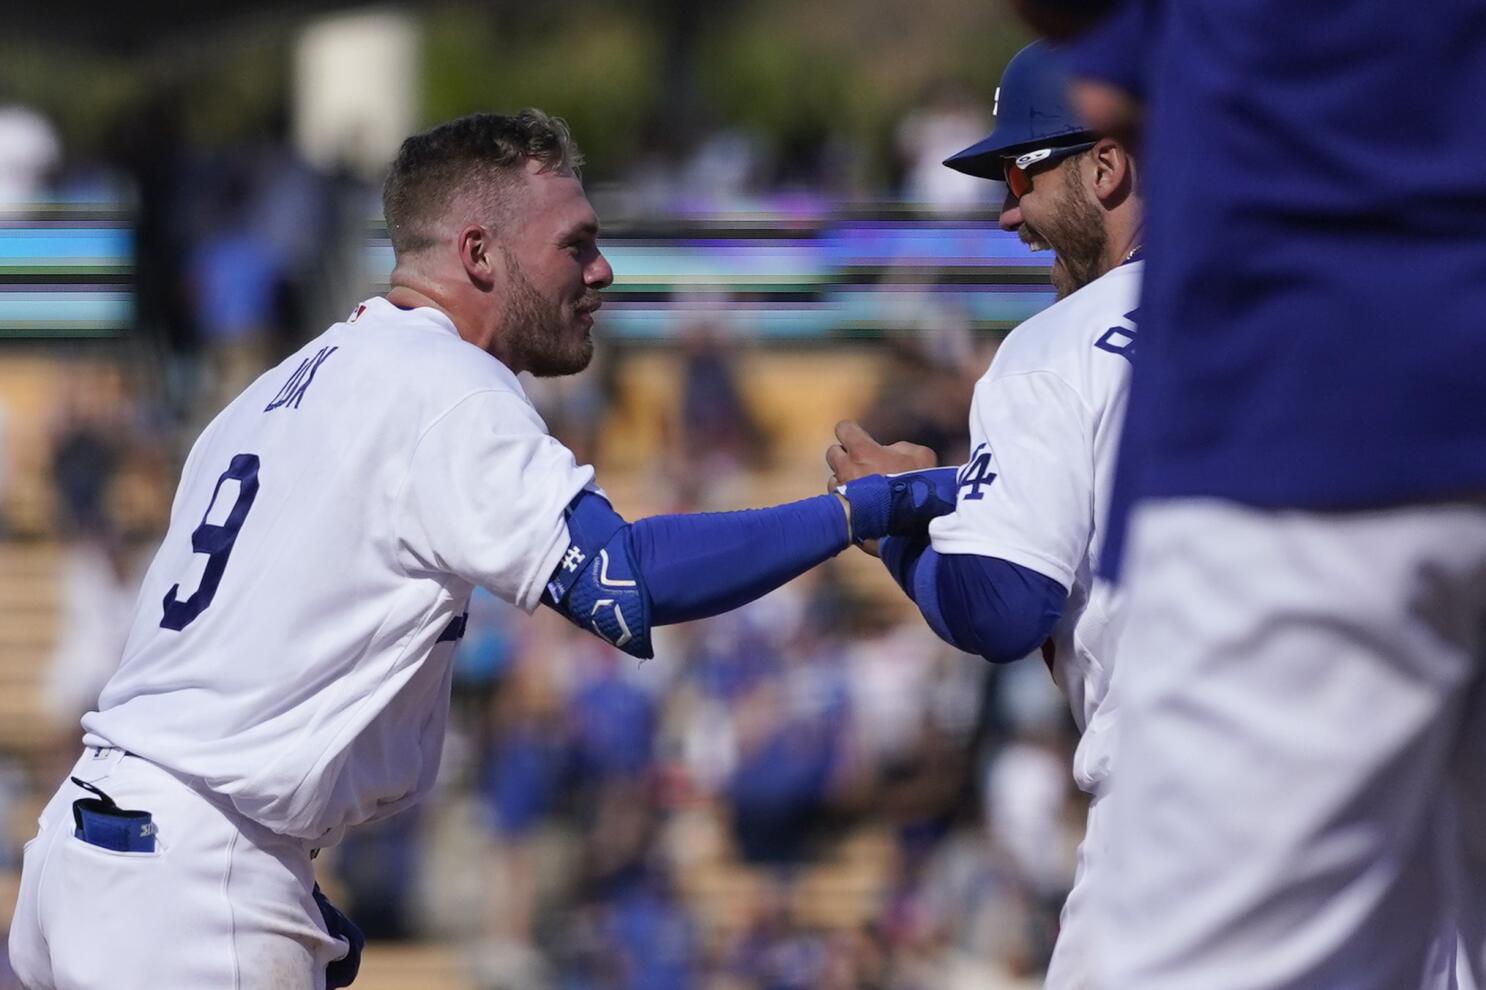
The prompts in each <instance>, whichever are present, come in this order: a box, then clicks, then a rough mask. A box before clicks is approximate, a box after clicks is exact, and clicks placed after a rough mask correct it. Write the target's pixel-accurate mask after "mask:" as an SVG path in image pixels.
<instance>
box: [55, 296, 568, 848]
mask: <svg viewBox="0 0 1486 990" xmlns="http://www.w3.org/2000/svg"><path fill="white" fill-rule="evenodd" d="M592 479H593V470H592V468H590V467H587V466H582V467H580V466H579V465H578V464H577V463H575V461H574V458H573V455H572V454H571V453H570V452H569V451H568V450H567V448H565V447H563V446H562V444H560V443H558V442H557V441H556V440H554V439H553V438H552V437H551V436H549V435H548V433H547V429H546V426H545V424H543V422H542V419H541V417H540V416H539V415H538V414H537V412H536V410H535V409H534V408H532V405H531V403H530V401H529V400H528V399H527V397H526V395H525V393H524V392H523V391H522V388H521V385H520V383H519V382H518V381H517V379H516V376H515V375H514V374H512V373H511V371H510V370H509V369H508V368H506V367H505V366H504V365H503V364H501V363H500V362H499V361H497V360H496V359H495V358H493V357H491V356H490V355H489V354H487V353H485V352H484V351H482V350H480V349H479V348H477V347H475V346H474V345H472V344H469V343H467V342H465V341H464V340H462V339H461V338H460V336H459V334H458V332H457V331H456V330H455V328H454V325H453V323H452V322H450V320H449V319H448V318H447V317H446V316H445V315H444V314H442V313H440V312H438V311H437V310H433V309H415V310H410V311H404V310H400V309H398V308H397V307H395V306H393V305H392V304H391V303H389V302H387V301H386V300H385V299H382V298H374V299H370V300H368V301H367V302H365V303H363V304H362V305H360V306H358V307H357V309H356V312H355V314H353V315H352V316H351V317H350V319H348V320H347V321H346V322H344V323H338V324H336V325H334V326H332V327H331V328H330V329H329V330H327V331H326V332H325V333H323V334H321V335H320V336H319V337H318V338H317V339H315V340H313V341H311V342H310V343H309V344H307V345H306V346H305V347H303V348H301V349H300V351H299V352H298V353H297V354H294V355H293V356H292V357H290V358H289V359H288V360H286V361H284V362H283V363H282V364H280V365H279V366H278V367H276V368H274V369H273V370H271V371H269V372H268V373H267V374H265V375H263V376H262V377H261V378H259V379H258V380H257V381H256V382H254V383H253V384H252V385H251V386H249V387H248V389H247V390H246V391H244V392H243V393H242V394H241V395H240V396H238V397H237V398H236V399H234V400H233V402H232V403H231V404H230V405H228V406H227V408H226V409H224V410H223V411H222V413H221V414H220V415H218V416H217V418H216V419H215V420H213V421H212V423H211V425H209V426H208V427H207V428H206V430H205V432H203V433H202V434H201V437H200V438H199V439H198V440H197V441H196V444H195V446H194V447H193V448H192V449H191V453H190V456H189V457H188V458H187V459H186V464H185V467H184V469H183V470H182V474H181V482H180V488H179V489H178V490H177V492H176V497H175V502H174V505H173V507H172V509H171V521H170V529H169V531H168V532H167V533H166V536H165V541H164V543H163V544H162V546H161V547H160V551H159V553H158V554H157V555H156V557H155V560H154V562H153V563H152V564H151V566H150V569H149V572H148V574H147V575H146V576H145V579H144V585H143V588H142V590H141V592H140V596H139V603H138V605H137V606H136V609H135V615H134V622H133V626H132V629H131V631H130V634H129V639H128V642H127V644H126V645H125V648H124V655H123V662H122V664H121V665H120V667H119V670H118V673H117V674H115V675H114V677H113V679H112V680H110V681H109V683H108V685H107V686H106V687H105V688H104V690H103V693H102V696H101V698H100V700H99V710H98V711H97V712H91V713H89V714H88V715H86V716H85V717H84V718H83V727H84V729H85V730H86V736H85V741H86V742H87V743H88V744H89V745H113V746H118V747H122V748H124V749H126V750H129V751H130V752H132V753H135V754H138V755H140V756H142V757H144V758H146V759H148V760H150V761H152V762H154V763H157V764H159V765H160V766H162V767H164V768H166V769H168V770H170V771H172V772H173V773H175V774H177V775H179V776H181V777H184V778H186V779H188V780H190V781H192V782H194V783H196V784H198V786H201V787H204V788H206V789H208V790H210V791H211V792H213V793H215V794H218V795H221V796H223V797H225V798H226V799H228V800H230V801H231V803H232V805H233V806H234V807H235V808H236V809H237V810H238V811H239V812H241V813H242V814H243V815H245V816H246V817H248V818H251V819H253V820H255V821H257V822H259V823H261V824H263V825H265V826H267V827H268V828H270V829H272V830H273V831H275V832H279V833H281V834H285V835H292V836H295V837H298V838H302V839H309V840H315V841H316V842H317V844H328V843H329V842H332V841H334V840H335V839H336V838H338V836H339V830H341V829H343V828H344V827H346V826H350V825H355V824H357V823H360V822H364V821H369V820H371V819H375V818H380V817H385V816H386V815H390V814H392V813H393V812H396V811H398V810H399V809H401V808H403V807H406V806H407V805H408V804H410V803H412V802H413V801H415V800H416V799H417V798H418V797H419V796H421V795H422V794H423V793H424V792H426V791H427V790H428V788H429V786H430V785H431V784H432V782H433V779H434V775H435V772H436V770H437V769H438V763H439V754H440V748H441V745H442V742H443V737H444V726H445V719H446V714H447V708H448V696H449V683H450V675H451V669H452V668H451V663H450V660H451V654H452V652H453V650H454V647H455V644H456V642H457V640H458V639H459V637H460V635H462V633H463V630H464V612H465V605H466V602H467V600H468V598H469V594H470V592H471V590H472V589H473V587H474V585H475V584H482V585H484V586H486V587H487V588H489V589H491V590H492V591H493V592H495V593H496V594H497V595H499V596H500V597H501V598H503V599H505V600H506V601H509V602H513V603H515V604H517V605H519V606H521V607H522V608H524V609H526V610H527V611H531V610H533V609H535V608H536V606H537V605H538V603H539V601H540V598H541V594H542V590H543V587H544V585H545V583H546V580H547V578H548V577H549V576H550V575H551V573H552V571H553V569H554V568H555V567H556V566H557V565H558V562H559V560H560V559H561V557H562V555H563V553H564V551H565V550H566V548H567V527H566V524H565V522H564V519H563V509H564V507H565V506H566V505H567V504H568V503H569V502H570V501H571V500H572V499H573V497H574V496H575V495H576V494H577V493H578V491H579V490H580V489H583V488H584V487H585V486H589V485H590V484H591V482H592Z"/></svg>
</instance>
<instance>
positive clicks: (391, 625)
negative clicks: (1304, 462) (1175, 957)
mask: <svg viewBox="0 0 1486 990" xmlns="http://www.w3.org/2000/svg"><path fill="white" fill-rule="evenodd" d="M579 162H580V157H579V154H578V151H577V148H576V146H575V144H574V143H573V141H572V138H571V135H570V134H569V132H568V130H567V127H566V125H565V124H564V123H562V122H561V121H560V120H558V119H556V118H552V117H549V116H547V115H546V114H544V113H542V112H540V111H536V110H528V111H523V112H522V113H520V114H516V115H512V116H501V115H496V114H476V115H472V116H469V117H464V118H461V119H459V120H455V121H451V122H449V123H446V124H443V125H440V126H439V127H436V128H434V129H432V130H430V131H428V132H426V133H424V134H420V135H416V136H414V137H411V138H409V139H408V140H407V141H405V142H404V143H403V146H402V148H401V150H400V151H399V153H398V156H397V159H396V160H395V161H394V162H393V164H392V169H391V173H390V175H389V177H388V180H387V184H386V186H385V189H384V193H383V206H384V209H385V211H386V214H387V226H388V231H389V234H390V236H391V239H392V245H393V251H394V254H395V259H396V264H395V268H394V270H393V273H392V276H391V284H392V288H391V291H390V292H389V293H388V294H387V295H386V296H385V297H382V296H378V297H374V298H371V299H368V300H366V301H365V302H363V303H361V304H360V305H358V306H357V307H356V309H355V311H354V312H353V313H352V314H351V315H350V316H349V317H348V318H347V319H346V320H345V321H344V322H341V323H337V324H334V325H333V326H331V327H330V328H329V329H328V330H326V331H325V332H324V333H323V334H321V335H320V336H319V337H317V338H315V339H314V340H312V341H310V342H309V343H308V344H306V345H305V346H304V347H303V348H302V349H301V350H300V351H298V352H297V353H295V354H293V355H291V356H290V357H289V358H287V359H286V360H285V361H284V362H283V363H282V364H280V365H279V366H277V367H275V368H272V369H270V370H269V371H268V372H267V373H265V374H264V375H263V376H261V377H260V378H259V379H258V380H257V381H256V382H254V383H253V384H252V385H250V386H249V387H248V388H247V389H246V390H245V391H244V392H243V393H242V394H241V395H239V396H238V397H237V398H236V399H234V400H233V401H232V402H231V403H230V404H229V405H228V406H227V408H226V409H225V410H223V411H222V412H221V413H220V414H219V415H218V416H217V417H216V419H214V420H213V421H212V423H211V425H210V426H208V427H207V429H206V430H205V432H203V433H202V435H201V436H200V437H199V438H198V439H197V441H196V443H195V445H194V446H193V447H192V450H191V452H190V454H189V456H188V457H187V460H186V463H185V466H184V468H183V470H182V474H181V483H180V487H179V489H178V491H177V494H176V498H175V502H174V506H173V510H172V514H171V524H170V528H169V530H168V531H167V533H166V535H165V539H164V541H163V543H162V545H161V547H160V550H159V552H158V554H157V555H156V557H155V559H154V562H153V563H152V564H151V566H150V568H149V571H148V573H147V574H146V576H145V579H144V583H143V588H142V591H141V593H140V597H139V603H138V606H137V608H136V610H135V614H134V621H133V625H132V628H131V630H130V634H129V637H128V641H127V642H126V644H125V646H124V655H123V659H122V662H121V664H120V667H119V670H118V672H117V673H116V674H115V675H114V677H113V678H112V679H111V680H110V681H109V682H108V684H107V686H106V687H105V688H104V690H103V693H102V696H101V698H100V699H99V703H98V710H97V711H94V712H90V713H88V714H87V715H86V716H84V718H83V720H82V722H83V730H84V737H83V743H84V746H85V747H86V748H85V750H84V754H83V756H82V757H81V759H80V760H79V761H78V763H77V764H76V766H75V767H74V769H73V771H72V774H71V775H70V776H69V778H68V779H67V780H66V781H64V782H63V783H62V786H61V787H60V789H59V790H58V791H57V792H56V795H55V796H54V797H53V798H52V799H51V801H50V802H49V803H48V804H47V806H46V808H45V809H44V811H43V812H42V815H41V818H40V821H39V831H38V835H37V838H36V841H34V842H32V843H30V844H29V848H28V849H27V851H26V854H25V857H24V861H23V866H22V884H21V892H20V895H19V901H18V904H17V911H16V920H15V924H14V926H13V927H12V929H11V932H10V948H11V953H12V958H13V960H14V963H15V967H16V971H17V973H18V974H19V975H20V977H21V980H22V981H23V982H24V983H25V984H26V985H27V986H28V987H31V988H32V990H41V988H54V987H55V988H58V990H74V988H76V990H81V988H94V987H99V986H104V985H106V986H110V987H115V988H121V990H127V988H145V987H149V988H172V990H173V988H179V990H186V988H192V990H194V988H200V987H222V986H233V987H238V988H242V990H249V988H265V990H267V988H274V990H320V988H322V987H341V986H346V985H348V984H349V983H350V981H351V980H352V979H353V978H354V977H355V974H356V970H357V968H358V966H359V943H360V941H361V936H360V933H359V932H358V931H357V930H356V928H355V926H354V925H353V924H351V922H350V921H349V920H348V919H347V918H346V917H345V916H344V915H342V914H341V913H340V912H339V911H337V910H336V909H335V908H334V907H333V906H331V905H330V903H329V902H328V901H327V900H326V899H325V898H324V897H323V896H322V895H321V893H320V891H319V889H318V887H316V885H315V882H314V871H313V868H312V864H311V858H312V855H313V853H314V852H315V851H316V850H318V849H320V848H324V847H326V846H330V845H333V844H335V843H336V842H337V841H338V840H339V838H340V837H341V835H342V834H343V833H344V832H345V830H346V829H347V828H350V827H353V826H355V825H359V824H362V823H365V822H368V821H373V820H377V819H382V818H386V817H388V816H390V815H392V814H395V813H396V812H398V811H400V810H402V809H404V808H407V807H409V806H410V805H412V804H413V803H414V802H416V801H417V800H418V799H419V798H420V797H421V796H422V795H424V794H425V793H427V791H428V790H429V788H430V787H431V786H432V784H433V782H434V779H435V776H436V773H437V770H438V765H439V757H440V752H441V748H442V743H443V739H444V734H445V725H446V721H447V715H448V706H449V695H450V683H451V679H452V673H453V653H454V650H455V644H456V643H457V642H458V640H459V639H460V638H461V636H462V635H463V633H464V629H465V625H466V621H467V618H466V615H467V608H468V602H469V597H470V594H471V591H472V590H473V588H474V587H475V586H476V585H477V584H478V585H483V586H484V587H486V588H488V589H489V590H491V591H492V592H494V593H495V594H496V595H497V596H498V597H500V598H502V599H504V600H506V601H509V602H512V603H515V604H519V605H520V606H521V607H522V608H523V609H525V610H526V611H528V612H530V611H535V609H536V608H537V607H538V606H539V605H542V604H545V605H547V606H548V607H549V608H552V609H553V610H555V611H557V612H558V613H560V614H561V615H563V616H564V617H565V618H566V619H568V620H570V621H571V622H573V623H574V624H575V625H577V626H579V627H581V628H583V629H585V630H587V631H590V632H592V633H594V634H595V635H598V636H599V637H600V638H602V639H604V640H605V641H606V642H608V643H610V644H612V645H614V646H616V647H618V648H620V649H622V650H624V651H625V652H627V653H629V654H631V655H633V656H637V657H642V658H643V657H649V656H650V655H651V654H652V648H651V629H652V627H653V626H658V625H664V624H667V623H673V622H682V621H686V620H689V619H695V618H700V617H703V616H707V615H712V614H716V613H718V612H721V611H724V610H726V609H729V608H734V607H736V606H738V605H740V604H742V603H744V602H746V601H749V600H751V599H753V598H755V597H758V596H760V595H762V594H764V593H766V592H767V591H769V590H772V589H773V588H775V587H777V586H778V585H780V584H782V583H784V582H785V581H787V580H789V579H790V578H792V577H794V576H795V575H797V574H799V573H801V572H802V571H804V570H806V569H807V568H809V567H811V566H814V565H815V564H818V563H820V562H821V561H823V560H825V559H828V558H830V557H832V556H834V555H835V554H837V553H839V552H840V551H841V550H843V549H845V548H846V547H847V546H849V545H850V544H851V543H852V542H853V540H862V539H876V538H880V537H882V536H886V535H888V534H889V533H893V532H912V531H916V530H917V529H919V528H922V526H923V525H925V524H926V522H927V520H928V519H929V518H931V517H932V516H933V515H935V514H938V513H941V512H944V511H946V510H947V509H948V508H949V507H950V506H952V505H953V498H952V486H953V477H952V475H953V472H949V475H950V476H949V478H948V479H947V484H946V479H945V476H944V473H943V472H932V471H930V472H922V473H918V474H913V475H908V476H898V477H894V478H892V479H886V478H882V477H880V476H874V477H871V478H866V479H862V480H859V481H853V482H850V483H848V484H846V485H844V486H842V487H841V488H840V489H838V490H837V491H836V492H834V493H831V494H826V495H820V496H816V497H814V498H808V499H804V500H802V501H799V502H793V503H789V504H786V505H781V506H775V507H772V508H768V509H758V510H752V511H746V512H731V513H713V514H694V515H676V516H654V517H651V518H648V519H642V520H640V521H638V522H636V523H634V524H630V523H628V522H626V521H625V520H624V519H623V518H621V517H620V516H619V515H618V513H616V512H615V511H614V509H613V507H612V506H610V504H609V502H608V500H607V498H606V497H605V496H604V495H603V494H602V492H601V491H600V490H599V489H598V488H597V486H596V484H595V482H594V472H593V468H591V467H587V466H580V465H579V464H578V463H577V462H576V460H575V459H574V457H573V455H572V453H571V452H570V451H569V450H568V449H567V448H566V447H564V446H563V445H562V444H560V443H559V442H558V441H556V440H555V439H553V438H552V437H551V436H550V435H549V434H548V432H547V430H546V426H545V424H544V423H543V422H542V420H541V418H540V417H539V416H538V415H537V413H536V411H535V409H534V408H533V407H532V405H531V403H530V402H529V401H528V399H527V397H526V395H525V393H524V391H523V389H522V386H521V384H520V381H519V380H518V379H517V377H516V376H517V374H518V373H520V372H523V371H525V372H530V373H532V374H534V375H538V376H555V375H568V374H575V373H577V372H579V371H582V370H583V369H584V368H585V367H586V366H587V364H588V362H589V359H590V357H591V355H592V352H593V340H592V337H591V331H592V328H593V324H594V313H595V312H596V311H597V309H598V307H599V305H600V301H601V293H602V291H603V290H604V289H605V288H607V287H608V286H609V285H610V283H611V282H612V280H613V272H612V270H611V269H610V267H609V263H608V261H607V260H605V258H604V256H603V254H602V253H601V252H600V251H599V247H598V235H599V222H598V218H597V216H595V215H594V211H593V208H592V207H591V206H590V205H589V202H588V199H587V197H586V195H585V194H584V191H583V186H582V183H581V181H580V179H579V175H578V165H579ZM942 489H947V492H946V494H943V495H942V494H940V492H941V490H942Z"/></svg>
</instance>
